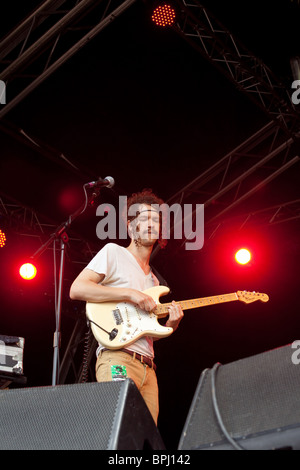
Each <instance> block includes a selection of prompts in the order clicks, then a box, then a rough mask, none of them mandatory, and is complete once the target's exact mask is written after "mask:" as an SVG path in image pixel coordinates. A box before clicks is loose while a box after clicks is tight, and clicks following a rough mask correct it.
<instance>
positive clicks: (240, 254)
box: [235, 248, 251, 264]
mask: <svg viewBox="0 0 300 470" xmlns="http://www.w3.org/2000/svg"><path fill="white" fill-rule="evenodd" d="M235 260H236V262H237V263H239V264H247V263H249V261H250V260H251V253H250V251H249V250H247V249H246V248H241V249H240V250H238V251H237V252H236V254H235Z"/></svg>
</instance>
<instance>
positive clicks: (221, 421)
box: [211, 362, 245, 450]
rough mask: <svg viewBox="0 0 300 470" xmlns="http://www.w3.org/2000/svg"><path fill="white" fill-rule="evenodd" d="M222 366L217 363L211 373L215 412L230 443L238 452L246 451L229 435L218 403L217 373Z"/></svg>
mask: <svg viewBox="0 0 300 470" xmlns="http://www.w3.org/2000/svg"><path fill="white" fill-rule="evenodd" d="M220 365H221V364H220V363H219V362H217V363H216V364H215V365H214V366H213V368H212V371H211V392H212V401H213V408H214V411H215V414H216V418H217V420H218V424H219V426H220V428H221V430H222V432H223V434H224V436H225V438H226V439H227V440H228V442H229V443H230V444H231V445H232V446H233V447H234V448H235V449H236V450H245V449H243V447H241V446H240V445H239V444H238V443H237V442H236V441H235V440H234V439H232V437H231V436H230V435H229V433H228V431H227V429H226V427H225V425H224V423H223V420H222V417H221V414H220V410H219V406H218V403H217V396H216V372H217V370H218V368H219V367H220Z"/></svg>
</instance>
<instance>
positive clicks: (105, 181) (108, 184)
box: [85, 176, 115, 188]
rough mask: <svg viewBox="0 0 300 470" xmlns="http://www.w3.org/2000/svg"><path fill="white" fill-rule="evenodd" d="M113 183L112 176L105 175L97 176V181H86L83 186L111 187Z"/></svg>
mask: <svg viewBox="0 0 300 470" xmlns="http://www.w3.org/2000/svg"><path fill="white" fill-rule="evenodd" d="M114 184H115V180H114V179H113V177H112V176H106V177H105V178H104V179H102V178H99V179H98V180H97V181H91V182H90V183H86V184H85V186H87V187H88V188H96V187H101V186H106V187H107V188H112V187H113V186H114Z"/></svg>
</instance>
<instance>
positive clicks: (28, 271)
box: [19, 263, 37, 281]
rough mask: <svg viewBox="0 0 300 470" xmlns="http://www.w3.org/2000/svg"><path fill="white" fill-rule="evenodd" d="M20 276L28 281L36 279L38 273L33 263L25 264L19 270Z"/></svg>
mask: <svg viewBox="0 0 300 470" xmlns="http://www.w3.org/2000/svg"><path fill="white" fill-rule="evenodd" d="M19 273H20V276H21V277H22V278H23V279H25V280H26V281H30V280H31V279H34V278H35V276H36V273H37V270H36V267H35V266H34V264H32V263H25V264H22V266H21V267H20V269H19Z"/></svg>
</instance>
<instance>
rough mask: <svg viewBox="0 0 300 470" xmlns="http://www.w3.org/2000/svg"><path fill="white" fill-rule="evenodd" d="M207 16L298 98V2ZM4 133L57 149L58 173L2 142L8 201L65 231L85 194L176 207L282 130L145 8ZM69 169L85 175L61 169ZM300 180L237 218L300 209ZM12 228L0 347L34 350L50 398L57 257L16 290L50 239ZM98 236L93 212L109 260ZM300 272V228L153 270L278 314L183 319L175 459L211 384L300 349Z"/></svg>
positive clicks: (233, 235)
mask: <svg viewBox="0 0 300 470" xmlns="http://www.w3.org/2000/svg"><path fill="white" fill-rule="evenodd" d="M24 3H25V2H19V1H11V2H9V6H8V3H7V4H6V5H4V6H2V10H1V12H2V14H1V20H0V21H1V23H0V25H1V31H2V32H3V34H4V33H5V32H7V31H8V30H9V29H11V28H13V27H15V25H16V24H17V23H18V22H19V21H20V20H21V19H22V16H23V14H27V13H28V12H29V11H30V10H31V9H32V8H33V7H34V6H35V5H37V4H38V3H39V2H33V1H32V2H26V5H27V8H28V10H26V6H25V5H24ZM203 3H204V4H205V5H207V6H208V5H209V8H210V9H211V11H212V12H213V13H214V14H215V15H216V17H217V18H218V19H219V20H220V21H221V22H222V23H223V24H225V25H226V26H227V27H228V28H229V30H230V31H232V32H233V33H234V34H235V35H236V37H237V38H238V39H239V40H241V41H242V42H243V43H244V44H245V46H246V47H247V48H248V49H249V50H251V51H252V52H253V53H254V54H255V55H256V56H257V57H260V58H261V59H262V60H263V61H264V62H265V63H266V64H267V65H268V66H269V67H270V68H271V69H272V71H273V72H274V73H275V74H276V75H277V76H279V77H280V78H282V79H283V80H284V82H285V83H287V86H288V84H291V83H292V78H291V71H290V65H289V60H290V58H291V57H292V56H294V55H297V54H300V52H299V39H298V38H297V27H298V26H297V25H298V24H299V19H300V18H299V17H300V8H299V6H298V5H297V2H296V1H294V2H291V1H289V0H281V1H278V2H276V5H274V2H263V4H264V7H262V5H261V3H262V2H258V1H254V2H248V3H245V2H236V1H227V2H221V1H220V2H217V1H212V2H203ZM20 4H21V5H22V7H20ZM22 9H23V11H22ZM5 10H7V11H5ZM9 99H10V89H9V87H8V88H7V100H8V101H9ZM1 106H3V105H1ZM299 106H300V105H299ZM4 120H5V121H6V122H8V123H11V124H12V125H13V126H16V127H17V128H21V129H23V130H24V132H25V133H26V134H27V135H28V136H30V137H31V138H32V139H33V140H34V139H37V140H38V141H41V142H42V143H43V145H47V146H49V147H51V149H52V155H55V156H57V157H56V158H55V159H50V158H47V157H46V156H45V155H42V154H41V153H39V152H37V151H34V150H32V149H30V148H29V147H28V146H25V145H23V144H21V143H20V142H18V141H16V139H14V138H12V137H9V136H7V135H6V134H5V133H3V132H1V134H0V139H1V160H0V178H1V186H0V188H1V194H3V193H4V194H5V195H6V196H7V197H8V198H12V199H14V200H15V201H17V202H19V203H20V204H21V205H24V206H29V207H31V208H33V209H34V210H36V211H37V213H38V214H40V216H41V218H42V219H43V220H44V218H45V219H49V220H51V221H52V222H53V223H54V225H55V226H58V225H59V224H60V223H61V222H63V221H65V220H67V218H68V216H69V215H70V214H71V213H73V212H74V211H75V210H76V209H77V208H78V207H79V206H80V204H81V203H82V202H83V197H84V195H83V190H82V185H83V184H84V183H86V182H88V181H92V180H94V179H97V178H98V177H99V176H101V177H105V176H107V175H111V176H113V177H114V179H115V182H116V184H115V186H114V188H113V190H112V191H110V190H103V191H102V192H101V194H100V196H99V198H98V200H97V204H98V203H99V204H100V203H106V202H107V203H112V204H114V205H116V206H117V203H118V196H119V195H130V194H131V193H132V192H136V191H139V190H141V189H143V188H149V187H150V188H152V189H153V190H154V191H155V192H156V193H157V194H158V195H159V196H160V197H162V198H164V199H165V200H168V199H169V198H170V197H172V196H173V195H174V194H175V193H176V192H177V191H179V190H180V189H181V188H183V187H184V186H185V185H187V184H188V183H189V182H191V181H192V180H193V179H194V178H195V177H197V176H198V175H200V174H201V173H202V172H203V171H204V170H206V169H207V168H209V167H210V166H211V165H212V164H214V163H215V162H217V161H218V160H219V159H220V158H222V157H223V156H224V155H226V154H227V152H229V151H230V150H232V149H233V148H235V147H236V146H237V145H239V144H241V143H242V142H243V141H244V140H245V139H247V138H249V137H250V136H251V135H252V134H253V133H254V132H256V131H257V130H259V129H260V128H261V127H262V126H263V125H265V124H266V123H267V122H269V120H270V119H269V117H268V116H267V115H266V114H265V113H264V112H263V111H262V110H261V109H259V108H258V107H257V106H256V105H255V104H254V103H253V102H252V101H250V99H249V98H248V97H247V96H245V95H244V94H243V93H242V92H240V91H239V90H237V89H236V87H235V86H234V84H232V83H231V82H229V81H228V80H227V79H226V77H224V76H223V75H222V74H221V73H220V72H219V71H218V70H217V69H215V68H214V67H213V66H212V65H211V64H210V63H209V62H208V61H207V60H206V59H205V58H203V57H202V56H201V55H200V53H199V52H198V51H196V50H194V49H193V48H192V47H191V46H190V45H189V44H188V43H187V42H186V41H184V39H182V38H181V37H180V36H179V35H178V34H177V33H175V32H174V31H173V30H163V31H162V30H159V29H157V28H156V27H155V26H154V25H153V24H152V23H151V21H150V20H149V13H148V10H147V8H146V6H145V4H144V3H142V2H137V3H136V4H135V5H133V6H131V7H130V8H129V9H128V10H127V11H126V12H125V13H123V14H122V15H121V17H120V18H118V19H116V20H115V21H113V22H112V24H110V25H109V26H108V27H107V28H106V29H105V30H103V31H102V32H100V33H99V35H98V36H97V37H96V38H95V39H93V40H92V41H91V42H90V43H89V44H88V45H87V46H85V47H84V48H83V49H81V51H79V52H78V53H77V54H76V55H75V56H74V57H72V58H71V59H70V60H69V61H68V62H66V63H65V64H63V65H62V66H61V67H60V68H59V69H58V70H57V71H56V72H55V73H54V74H53V75H52V76H51V77H49V78H48V79H47V80H46V81H45V82H44V83H42V84H41V85H40V86H39V87H38V88H36V89H35V90H34V91H33V92H32V93H31V94H30V95H28V97H26V98H25V99H24V100H23V101H22V102H21V103H20V104H18V105H17V106H16V107H15V108H14V109H13V110H12V111H10V112H9V113H8V114H7V115H6V116H5V118H4ZM60 154H63V155H64V156H65V157H66V158H67V159H68V160H69V162H71V164H72V165H73V166H72V165H68V164H67V165H64V166H63V165H62V160H61V158H60V157H59V155H60ZM64 162H65V160H64ZM74 166H75V167H76V168H77V169H78V170H76V171H74V169H73V168H74ZM259 177H260V175H258V176H257V178H258V179H257V180H255V181H253V184H254V183H255V184H256V183H258V182H259ZM298 180H299V164H297V165H296V166H295V167H293V168H292V170H289V171H288V172H285V173H284V174H283V175H281V176H280V177H279V178H277V179H276V180H274V181H273V182H272V183H271V184H270V185H267V186H265V187H264V188H263V189H262V190H261V191H260V192H259V193H257V194H256V195H255V196H254V197H252V198H251V199H250V200H249V201H248V202H247V203H246V204H245V205H242V206H240V207H238V209H237V212H236V213H235V215H239V214H244V213H247V211H253V212H255V211H257V210H259V209H262V208H265V207H268V206H270V205H273V204H278V203H282V202H287V201H289V200H292V199H299V184H298ZM211 190H214V188H211ZM205 197H206V195H205V194H196V195H195V199H194V203H198V204H200V203H203V202H204V200H203V198H205ZM97 204H96V205H97ZM229 216H230V215H228V220H229ZM0 222H1V223H2V224H3V227H5V228H7V233H8V237H7V238H8V240H7V245H6V247H5V249H3V250H1V251H2V252H1V253H0V256H1V258H2V259H1V265H2V269H4V270H5V273H6V274H5V276H4V277H3V279H4V282H2V284H1V296H2V298H3V302H2V308H1V319H0V328H1V329H0V333H1V334H7V335H14V336H15V335H17V336H24V337H25V340H26V343H25V344H26V346H25V359H24V369H25V370H24V373H25V375H26V376H27V379H28V385H29V386H40V385H47V384H50V383H51V375H52V353H53V348H52V335H53V332H54V329H55V323H54V305H53V291H54V286H53V259H52V251H51V250H47V251H46V252H45V253H43V254H42V256H41V257H40V258H39V260H38V262H39V264H40V273H41V276H40V278H39V279H38V280H37V281H36V282H34V283H33V284H32V285H30V286H29V285H28V284H26V283H22V282H21V281H20V280H19V279H18V277H17V275H16V274H15V270H16V266H17V265H18V262H19V259H20V258H21V257H23V256H24V257H26V256H30V255H32V254H33V253H34V252H35V251H36V250H37V249H38V248H39V247H40V246H41V243H42V242H45V241H46V240H47V235H45V236H44V237H42V239H37V238H33V237H28V236H24V235H21V234H20V233H22V230H21V229H20V228H19V230H17V231H15V232H14V231H13V230H11V231H10V230H9V227H8V226H7V223H8V222H7V220H6V218H5V217H4V218H3V217H2V218H1V219H0ZM96 223H97V218H96V217H95V212H94V209H93V208H89V209H88V210H87V212H86V213H85V214H84V215H83V216H80V217H79V218H78V219H76V221H75V222H74V225H73V226H72V229H74V230H75V231H76V234H78V233H79V234H80V236H81V237H82V238H84V239H86V240H90V241H91V243H93V244H96V246H98V245H99V248H100V247H101V246H102V244H103V242H99V240H98V239H97V237H96V234H95V230H96ZM5 224H6V225H5ZM0 228H1V227H0ZM245 243H248V244H249V245H248V246H250V247H251V248H252V250H253V253H254V259H253V261H252V264H251V265H250V267H249V266H248V267H247V268H237V267H236V266H235V265H234V263H233V261H232V253H233V252H234V250H235V248H236V247H240V244H245ZM93 246H94V245H93ZM68 250H69V251H68ZM68 250H67V251H68V256H67V259H66V274H65V279H64V308H63V315H62V338H63V340H62V341H63V342H62V350H63V351H64V349H65V348H66V344H67V342H68V340H69V336H70V334H71V332H72V329H73V327H74V324H75V319H76V315H77V314H78V309H79V310H80V309H82V308H83V306H82V305H77V303H75V304H74V303H73V302H71V301H69V300H68V289H69V285H70V282H72V279H74V277H75V276H76V274H77V273H78V272H79V270H80V269H82V267H83V265H81V264H77V263H74V257H75V255H74V248H73V251H72V242H70V247H69V249H68ZM75 250H76V248H75ZM299 257H300V251H299V220H294V221H291V222H286V223H284V224H279V225H277V226H270V225H268V224H265V223H262V222H261V221H259V222H258V223H257V225H254V226H253V225H252V226H251V228H249V229H248V226H247V229H244V230H241V231H237V229H236V226H235V225H234V224H231V223H230V222H229V224H228V226H227V230H224V231H223V232H222V231H220V232H219V233H218V234H217V236H216V237H215V238H214V239H213V240H211V241H208V240H205V244H204V247H203V249H202V250H200V251H198V252H187V251H186V250H182V249H181V250H173V251H172V244H171V243H170V244H169V247H167V248H166V250H165V251H164V252H160V253H159V254H158V256H157V258H155V264H156V267H157V268H158V269H159V270H160V272H161V273H162V275H163V276H164V277H165V278H166V279H167V280H168V283H169V285H170V286H171V288H172V296H173V298H174V299H175V300H183V299H186V298H194V297H205V296H210V295H217V294H222V293H228V292H235V291H237V290H243V289H246V290H255V291H259V292H266V293H267V294H268V295H269V296H270V301H269V302H268V304H262V303H259V302H256V303H253V304H250V305H244V304H242V303H240V302H234V303H231V304H225V305H219V306H214V307H208V308H204V309H196V310H192V311H189V312H186V315H185V318H184V320H183V322H182V325H181V327H180V330H178V331H177V332H176V333H175V334H174V335H173V336H172V337H170V338H169V339H165V340H162V341H160V342H158V343H157V344H156V351H157V364H158V366H159V367H158V379H159V383H160V397H161V414H160V421H159V428H160V430H161V433H162V436H163V439H164V440H165V442H166V444H167V446H169V447H170V448H176V446H177V442H178V439H179V437H180V434H181V430H182V428H183V424H184V422H185V419H186V416H187V412H188V409H189V406H190V403H191V400H192V397H193V394H194V391H195V388H196V385H197V382H198V379H199V377H200V374H201V371H202V370H203V369H204V368H206V367H212V366H213V364H214V363H215V362H221V363H228V362H232V361H236V360H239V359H241V358H243V357H248V356H251V355H254V354H258V353H260V352H264V351H266V350H268V349H271V348H275V347H280V346H283V345H285V344H288V343H290V342H292V341H293V340H295V339H299V335H300V331H299V320H298V312H299V298H298V296H297V293H298V290H297V289H298V284H299V268H298V266H299V261H300V260H299ZM63 351H62V353H63ZM174 416H176V420H175V421H172V424H174V427H173V426H172V430H170V426H169V422H170V419H172V420H174Z"/></svg>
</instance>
